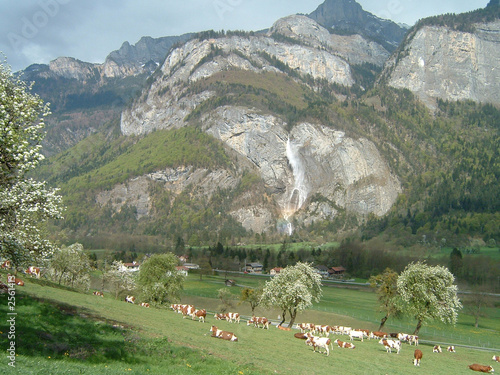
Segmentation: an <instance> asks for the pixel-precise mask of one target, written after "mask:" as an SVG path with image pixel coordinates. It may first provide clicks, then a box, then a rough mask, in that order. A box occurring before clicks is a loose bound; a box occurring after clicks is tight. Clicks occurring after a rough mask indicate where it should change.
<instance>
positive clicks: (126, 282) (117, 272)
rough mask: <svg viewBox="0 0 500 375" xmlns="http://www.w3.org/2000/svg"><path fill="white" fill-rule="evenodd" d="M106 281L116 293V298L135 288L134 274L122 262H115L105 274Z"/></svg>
mask: <svg viewBox="0 0 500 375" xmlns="http://www.w3.org/2000/svg"><path fill="white" fill-rule="evenodd" d="M104 279H105V280H106V281H107V282H108V283H109V284H110V285H111V286H112V288H113V290H114V291H115V298H118V295H119V294H120V293H121V292H123V291H132V290H134V288H135V277H134V273H133V272H130V271H129V270H127V269H126V268H125V266H124V265H123V262H122V261H117V260H115V261H113V263H112V264H111V266H110V267H109V269H108V270H107V271H106V272H105V274H104Z"/></svg>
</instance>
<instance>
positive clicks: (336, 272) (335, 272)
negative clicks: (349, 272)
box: [328, 266, 346, 279]
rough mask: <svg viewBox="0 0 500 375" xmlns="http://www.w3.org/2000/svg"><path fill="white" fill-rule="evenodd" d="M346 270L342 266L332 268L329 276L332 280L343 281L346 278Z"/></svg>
mask: <svg viewBox="0 0 500 375" xmlns="http://www.w3.org/2000/svg"><path fill="white" fill-rule="evenodd" d="M345 271H346V270H345V268H344V267H342V266H340V267H332V268H330V269H329V270H328V274H329V276H330V277H331V278H334V279H341V278H343V277H344V273H345Z"/></svg>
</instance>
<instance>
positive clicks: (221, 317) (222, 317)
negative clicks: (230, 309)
mask: <svg viewBox="0 0 500 375" xmlns="http://www.w3.org/2000/svg"><path fill="white" fill-rule="evenodd" d="M214 318H215V320H227V314H215V315H214Z"/></svg>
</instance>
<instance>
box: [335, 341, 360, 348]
mask: <svg viewBox="0 0 500 375" xmlns="http://www.w3.org/2000/svg"><path fill="white" fill-rule="evenodd" d="M334 342H335V343H336V344H337V346H338V347H339V348H345V349H356V345H354V344H351V343H350V342H344V341H340V340H339V339H337V340H335V341H334Z"/></svg>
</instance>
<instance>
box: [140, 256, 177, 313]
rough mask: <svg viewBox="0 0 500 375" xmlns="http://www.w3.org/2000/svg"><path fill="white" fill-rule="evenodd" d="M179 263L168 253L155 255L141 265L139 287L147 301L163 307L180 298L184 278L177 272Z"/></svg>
mask: <svg viewBox="0 0 500 375" xmlns="http://www.w3.org/2000/svg"><path fill="white" fill-rule="evenodd" d="M177 263H178V259H177V257H176V256H175V255H174V254H173V253H167V254H157V255H153V256H151V257H150V258H149V259H148V260H146V261H145V262H144V263H143V264H142V265H141V267H140V269H139V277H138V279H137V285H138V286H139V288H140V289H141V290H142V297H143V298H144V299H145V300H146V301H149V303H151V304H153V305H156V306H161V305H164V304H167V303H169V302H171V301H174V300H178V299H179V298H180V293H181V290H182V288H183V285H184V276H182V275H181V274H180V273H179V272H178V271H177V268H176V266H177Z"/></svg>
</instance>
